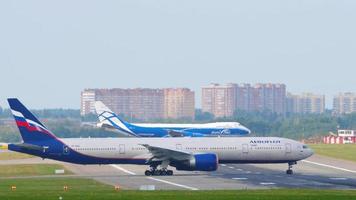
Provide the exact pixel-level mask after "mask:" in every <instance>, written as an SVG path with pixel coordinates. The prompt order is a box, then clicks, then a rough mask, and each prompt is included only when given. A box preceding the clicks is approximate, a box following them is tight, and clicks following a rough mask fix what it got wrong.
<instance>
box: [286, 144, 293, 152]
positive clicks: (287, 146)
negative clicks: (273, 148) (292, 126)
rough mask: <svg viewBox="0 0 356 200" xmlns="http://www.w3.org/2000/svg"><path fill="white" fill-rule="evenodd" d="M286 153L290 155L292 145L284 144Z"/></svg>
mask: <svg viewBox="0 0 356 200" xmlns="http://www.w3.org/2000/svg"><path fill="white" fill-rule="evenodd" d="M286 153H287V154H288V153H292V145H291V144H290V143H287V144H286Z"/></svg>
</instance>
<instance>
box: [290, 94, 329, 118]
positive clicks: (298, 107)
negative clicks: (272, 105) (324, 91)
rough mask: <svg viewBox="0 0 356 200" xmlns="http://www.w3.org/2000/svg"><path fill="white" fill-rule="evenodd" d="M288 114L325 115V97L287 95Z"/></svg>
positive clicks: (316, 95)
mask: <svg viewBox="0 0 356 200" xmlns="http://www.w3.org/2000/svg"><path fill="white" fill-rule="evenodd" d="M287 112H288V113H302V114H307V113H319V114H320V113H323V112H325V96H324V95H318V94H312V93H303V94H301V95H293V94H290V93H288V94H287Z"/></svg>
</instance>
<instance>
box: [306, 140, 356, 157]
mask: <svg viewBox="0 0 356 200" xmlns="http://www.w3.org/2000/svg"><path fill="white" fill-rule="evenodd" d="M309 146H310V147H311V148H312V149H313V150H314V152H315V153H316V154H319V155H323V156H329V157H333V158H339V159H343V160H350V161H356V144H310V145H309Z"/></svg>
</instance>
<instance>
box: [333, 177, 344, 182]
mask: <svg viewBox="0 0 356 200" xmlns="http://www.w3.org/2000/svg"><path fill="white" fill-rule="evenodd" d="M329 179H330V180H336V181H344V180H347V178H341V177H335V178H329Z"/></svg>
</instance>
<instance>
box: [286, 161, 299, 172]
mask: <svg viewBox="0 0 356 200" xmlns="http://www.w3.org/2000/svg"><path fill="white" fill-rule="evenodd" d="M296 164H297V162H289V163H288V169H287V171H286V173H287V174H293V170H292V167H293V165H296Z"/></svg>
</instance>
